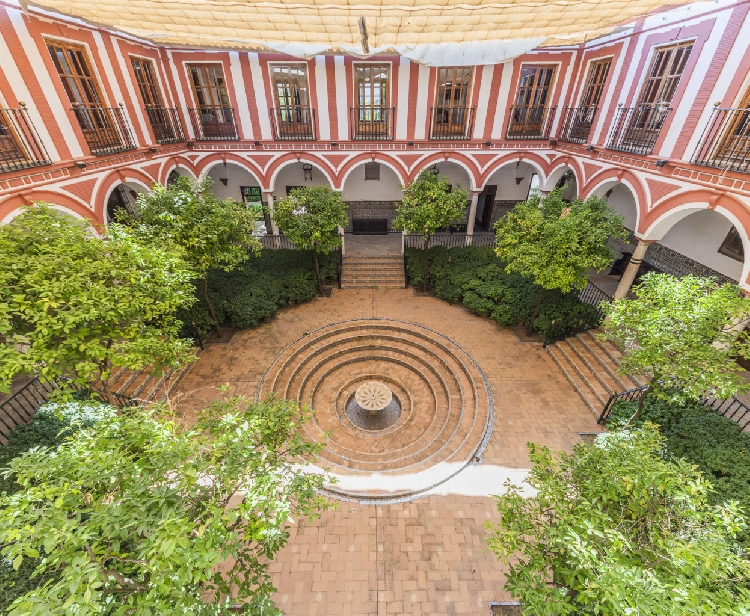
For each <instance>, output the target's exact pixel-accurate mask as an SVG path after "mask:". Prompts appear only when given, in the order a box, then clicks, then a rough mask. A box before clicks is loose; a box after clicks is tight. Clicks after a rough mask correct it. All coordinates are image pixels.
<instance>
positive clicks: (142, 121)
mask: <svg viewBox="0 0 750 616" xmlns="http://www.w3.org/2000/svg"><path fill="white" fill-rule="evenodd" d="M110 40H111V41H112V48H113V49H114V50H115V57H116V58H117V63H118V64H119V65H120V72H121V73H122V78H123V79H124V80H125V85H126V86H127V88H128V94H129V96H130V102H131V104H132V105H133V109H134V110H135V117H136V118H137V119H138V124H139V125H140V127H141V132H142V133H143V139H144V141H145V142H146V145H152V144H153V141H151V132H150V131H149V127H148V125H147V124H146V118H145V117H144V114H143V107H142V105H143V103H142V101H141V100H140V99H139V97H138V95H136V90H137V89H138V86H137V85H136V84H135V83H133V80H132V79H131V78H130V71H129V70H128V66H127V64H126V63H125V58H124V57H123V55H122V52H121V51H120V45H119V43H118V41H117V40H116V39H115V38H114V37H112V38H111V39H110ZM144 60H148V61H151V58H144ZM153 64H154V63H153V62H151V66H153ZM133 137H135V135H133Z"/></svg>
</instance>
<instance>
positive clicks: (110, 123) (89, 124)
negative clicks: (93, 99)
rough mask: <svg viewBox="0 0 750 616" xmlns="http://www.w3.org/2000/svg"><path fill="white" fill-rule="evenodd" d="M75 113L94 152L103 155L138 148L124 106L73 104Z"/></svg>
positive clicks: (90, 148)
mask: <svg viewBox="0 0 750 616" xmlns="http://www.w3.org/2000/svg"><path fill="white" fill-rule="evenodd" d="M73 113H74V114H75V116H76V120H78V124H79V126H80V127H81V130H82V131H83V136H84V138H85V139H86V143H87V144H88V146H89V150H91V153H92V154H94V155H97V156H101V155H103V154H115V153H117V152H125V151H127V150H134V149H135V148H136V145H135V140H134V139H133V133H132V132H131V130H130V125H129V124H128V120H127V118H126V117H125V111H124V109H123V108H122V106H120V107H93V106H90V105H81V104H78V105H74V106H73Z"/></svg>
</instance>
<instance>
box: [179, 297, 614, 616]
mask: <svg viewBox="0 0 750 616" xmlns="http://www.w3.org/2000/svg"><path fill="white" fill-rule="evenodd" d="M346 324H348V325H351V324H355V325H361V326H364V327H365V329H366V328H367V327H368V326H372V325H380V326H384V325H390V326H394V327H395V326H398V328H399V329H398V330H393V331H385V332H383V333H382V337H381V342H382V345H376V347H377V348H372V344H371V339H370V338H369V337H367V336H364V337H363V338H360V335H359V334H357V333H355V334H352V333H351V332H350V333H349V334H345V335H339V336H335V335H334V336H333V337H332V338H331V339H330V340H329V339H328V337H325V336H324V334H326V333H329V332H328V330H330V329H331V326H333V328H334V332H335V329H336V328H341V327H343V326H344V325H346ZM357 331H359V330H357ZM365 333H369V332H367V331H365ZM415 333H423V334H424V335H425V338H426V339H422V343H421V344H422V346H423V347H424V348H422V349H420V348H419V347H418V346H417V345H416V343H415V340H414V339H413V337H414V334H415ZM399 336H400V337H401V338H402V342H399V341H398V337H399ZM520 336H521V337H520V338H519V337H518V336H517V334H516V333H515V331H511V330H510V329H508V328H501V327H499V326H498V325H497V324H496V323H495V322H493V321H491V320H489V319H485V318H481V317H477V316H474V315H472V314H470V313H469V312H467V311H466V310H465V309H464V308H463V307H462V306H453V305H450V304H447V303H445V302H443V301H441V300H439V299H436V298H434V297H418V296H415V293H414V290H413V289H412V288H408V289H377V288H370V289H342V290H339V289H335V290H334V293H333V296H332V297H330V298H316V299H314V300H313V301H311V302H309V303H307V304H302V305H298V306H290V307H287V308H285V309H283V310H281V311H280V312H279V313H278V315H277V316H276V317H274V318H273V319H271V320H270V321H269V322H268V323H265V324H263V325H261V326H260V327H258V328H256V329H249V330H240V331H236V332H234V334H233V335H232V337H231V339H228V338H229V336H226V339H225V340H223V341H222V342H219V343H216V342H212V343H209V344H206V346H205V350H204V351H203V353H202V354H201V356H200V359H199V360H198V361H197V362H196V363H195V364H193V365H192V366H191V367H190V369H189V372H188V373H187V375H186V376H185V377H184V378H183V380H182V381H181V382H180V384H179V387H178V390H177V392H174V393H173V394H172V397H173V399H174V400H177V401H179V407H178V408H179V409H180V410H181V414H182V415H183V416H184V417H186V419H187V421H189V420H190V417H191V409H197V408H203V407H204V406H205V404H206V402H209V401H211V400H213V399H215V398H217V397H218V396H220V395H222V394H220V392H218V391H217V389H216V388H218V387H220V386H221V385H224V384H227V385H228V388H227V389H226V393H225V395H243V396H248V397H251V398H252V397H254V396H256V395H258V393H259V392H262V393H263V394H265V393H267V392H268V391H271V390H273V389H275V388H271V387H269V383H270V382H271V381H273V380H274V379H273V377H274V376H275V375H277V374H278V373H279V372H283V371H282V370H281V369H280V367H279V363H284V362H285V361H287V360H289V359H290V357H292V356H293V353H292V352H293V351H294V350H295V348H296V346H295V345H299V344H300V343H301V341H307V342H308V343H309V342H310V341H311V340H312V341H313V342H314V346H313V347H311V348H310V350H309V351H308V352H307V353H306V354H304V356H303V357H300V358H297V363H298V364H302V365H300V366H297V365H295V366H291V368H289V369H288V370H287V372H289V374H280V375H278V376H280V377H281V378H279V379H277V380H276V382H277V383H278V389H282V388H284V389H283V391H285V393H287V395H288V392H289V390H288V389H287V388H288V387H289V385H290V384H291V386H292V387H293V390H292V391H293V392H294V393H295V395H297V394H298V393H299V392H300V391H302V392H304V393H303V394H302V397H301V398H300V399H301V401H302V402H306V401H308V399H309V398H310V397H311V396H312V397H313V398H314V399H315V404H314V409H315V411H316V413H315V421H314V422H312V423H311V424H310V425H308V429H310V430H311V432H310V434H311V437H313V438H320V439H323V440H324V441H326V439H330V441H331V447H330V449H332V450H333V451H330V450H328V451H326V450H324V452H323V453H322V454H321V460H319V461H318V463H319V464H320V465H321V466H325V467H327V468H329V469H330V470H331V471H332V472H333V473H334V474H337V475H339V477H340V483H339V484H337V485H336V486H332V490H335V491H337V492H338V494H337V495H331V498H334V499H337V500H338V502H337V508H336V509H335V510H333V511H328V512H325V513H323V515H322V516H321V518H320V519H318V520H315V521H313V522H312V523H307V522H305V521H304V520H299V521H298V522H297V523H296V524H295V526H294V528H293V530H292V535H291V537H290V540H289V543H288V545H287V546H286V547H285V548H284V549H283V550H282V551H281V552H280V553H279V554H278V555H277V557H276V559H275V560H274V562H273V563H272V564H271V570H272V571H273V582H274V585H275V586H276V587H277V588H278V593H277V594H276V595H275V600H276V602H277V605H278V606H279V607H280V608H281V609H282V610H283V611H284V613H285V614H289V615H297V614H300V615H301V614H305V615H307V614H373V615H374V614H378V615H380V614H425V615H426V614H477V615H484V614H488V613H489V607H488V604H489V603H490V602H493V601H507V600H510V599H511V598H510V597H509V596H508V595H507V594H506V593H504V592H503V590H502V583H503V571H502V566H501V565H500V564H499V563H498V561H497V559H496V558H495V556H494V555H493V554H492V553H491V552H489V551H488V550H487V549H486V530H485V528H484V526H483V525H484V523H485V521H486V520H492V521H497V520H496V519H497V514H496V512H495V505H494V501H493V499H492V498H491V495H493V494H500V493H502V492H503V491H504V489H503V484H504V482H505V481H506V480H508V479H509V480H511V481H514V482H516V483H520V482H521V481H522V480H523V478H524V476H525V472H526V469H528V467H529V460H528V456H527V451H526V443H527V442H530V441H533V442H536V443H540V444H543V445H546V446H548V447H550V448H551V449H552V450H566V451H569V450H570V449H571V448H572V446H573V445H574V444H575V443H577V442H580V440H581V439H580V436H579V433H580V432H596V431H599V430H600V429H601V427H600V426H598V425H597V423H596V417H595V416H594V415H593V414H592V412H591V411H590V410H589V409H588V408H587V407H586V406H585V405H584V403H583V402H582V400H581V398H580V397H579V396H578V395H577V394H576V392H575V391H574V390H573V389H572V388H571V386H570V384H569V383H568V382H567V381H566V380H565V378H564V377H563V375H562V374H561V372H560V370H559V369H558V368H557V366H556V365H555V364H554V363H553V361H552V359H551V357H550V356H549V355H548V354H547V353H546V352H545V350H544V349H543V348H542V345H541V344H540V343H539V342H526V341H525V340H524V336H523V333H521V334H520ZM321 337H322V339H321V340H316V339H318V338H321ZM385 338H393V340H390V341H386V340H385ZM358 347H359V349H358ZM409 351H412V352H414V353H416V354H417V357H415V358H414V360H413V361H411V362H406V361H402V363H398V362H399V360H403V359H404V357H405V354H406V353H407V352H409ZM430 351H432V352H433V353H434V355H433V356H432V357H431V358H430V356H428V355H427V353H428V352H430ZM420 353H422V355H419V354H420ZM362 355H366V359H367V361H364V362H355V363H347V359H356V358H358V357H360V356H362ZM451 356H453V357H451ZM459 358H460V359H462V360H463V362H464V364H465V365H470V364H472V362H473V364H474V366H473V372H472V373H471V374H472V375H473V376H475V378H476V381H477V382H474V383H473V385H474V386H475V389H472V388H471V387H470V382H469V379H468V377H466V376H463V377H462V378H463V381H462V383H463V385H464V389H465V390H467V392H466V393H467V394H468V393H469V391H468V390H472V391H476V394H477V398H478V399H477V403H478V404H477V410H476V417H474V410H473V408H474V401H473V400H472V401H471V404H469V400H466V401H465V409H464V410H465V413H464V415H469V414H471V415H472V418H475V419H476V421H475V424H481V426H482V429H481V430H477V429H474V430H470V429H469V426H468V425H467V426H465V427H464V431H465V432H466V434H467V435H468V437H469V438H470V439H472V438H473V440H470V442H469V444H468V445H466V446H464V447H463V448H461V447H458V446H457V445H455V444H454V445H451V442H450V438H449V436H450V435H449V434H448V432H452V431H453V428H451V426H452V425H454V424H452V423H451V422H450V421H449V422H445V421H440V422H439V427H435V426H434V424H435V423H436V422H434V421H432V420H433V419H435V418H436V415H437V414H439V413H440V412H444V409H442V411H441V408H440V407H441V404H440V402H441V401H440V400H438V404H437V405H436V403H435V398H434V397H433V396H432V395H430V394H428V390H427V389H425V383H423V382H422V381H421V379H420V378H419V376H420V374H419V373H420V372H422V371H423V372H425V373H427V372H428V371H429V370H428V368H429V367H430V365H432V367H434V368H436V369H437V370H442V371H443V372H445V376H446V380H447V377H449V376H451V374H452V372H451V370H452V368H451V366H452V365H453V364H452V363H451V362H456V361H457V359H459ZM303 360H304V361H303ZM306 362H307V363H310V362H314V363H316V364H318V363H321V366H316V367H315V369H313V368H310V367H309V366H308V367H307V368H304V364H305V363H306ZM443 362H444V363H443ZM340 364H343V367H342V366H341V365H340ZM456 365H457V364H456ZM441 366H442V367H441ZM298 368H299V369H303V370H304V374H305V375H307V373H308V372H314V374H313V376H314V377H315V379H314V380H315V382H317V381H319V383H318V385H317V387H313V386H312V385H309V384H308V383H309V381H311V380H312V379H307V381H306V382H304V383H303V381H305V379H304V378H301V377H299V375H298V372H299V370H298ZM322 374H323V375H326V376H325V378H321V377H320V375H322ZM316 375H317V376H316ZM438 376H439V374H438ZM482 376H483V377H484V378H486V385H487V391H485V388H484V383H483V382H482ZM364 378H367V379H372V380H383V381H386V382H388V383H389V384H392V387H391V388H392V389H393V391H394V393H395V394H396V395H397V396H398V398H399V399H400V400H401V401H402V402H405V401H407V400H408V401H409V402H408V404H403V405H402V406H403V407H404V409H403V411H402V419H401V420H399V422H397V423H396V424H395V430H394V429H391V430H385V431H384V432H383V434H382V436H380V435H378V433H377V432H370V433H364V432H363V431H361V430H357V429H356V427H354V426H352V425H351V424H350V422H349V421H348V420H347V419H345V418H343V417H340V416H339V417H338V419H335V421H334V420H332V418H336V417H337V415H336V413H335V412H332V411H333V410H335V409H336V407H337V405H339V406H340V405H341V404H342V400H345V399H346V398H347V395H346V394H347V392H348V393H351V391H352V388H353V387H354V385H356V384H357V383H359V382H360V380H361V379H364ZM434 378H437V376H436V377H434ZM282 381H283V382H282ZM290 382H291V383H290ZM448 387H455V384H451V383H450V382H449V383H448ZM342 393H343V396H342V395H341V394H342ZM488 394H489V395H488ZM454 395H455V392H454ZM459 397H460V396H459ZM488 404H491V405H492V407H493V408H492V412H491V413H488V410H489V409H488V406H487V405H488ZM407 409H408V412H409V413H410V414H411V415H412V416H413V418H414V419H412V420H411V421H410V422H409V423H407V420H406V419H405V418H404V415H405V414H407V413H406V411H407ZM470 411H471V413H470ZM464 419H466V418H464ZM485 421H487V424H486V427H485ZM315 422H318V423H322V422H328V423H325V424H324V425H322V426H321V427H322V428H324V429H325V430H326V432H327V433H328V437H326V436H324V435H321V434H320V431H319V430H317V429H315V428H314V426H315ZM417 423H420V424H423V427H420V428H417V427H416V426H415V424H417ZM404 424H406V425H404ZM402 426H403V427H402ZM430 426H433V427H432V430H431V431H430ZM443 426H445V427H443ZM458 431H459V432H461V427H460V422H459V430H458ZM427 437H429V441H430V442H439V443H440V444H441V445H442V447H437V446H433V449H432V450H430V449H427V448H422V449H423V451H421V452H420V451H419V449H420V448H419V447H417V445H418V441H420V439H421V440H425V439H426V438H427ZM343 448H346V451H347V452H348V455H347V456H346V457H347V458H348V460H344V459H342V458H340V457H337V456H335V455H334V454H335V453H336V452H337V451H341V450H342V449H343ZM327 449H328V448H327ZM434 450H437V453H436V454H435V455H430V454H431V453H434ZM478 450H481V462H476V461H475V460H474V452H475V451H478ZM452 454H455V455H452ZM441 456H442V457H441ZM378 459H379V460H380V463H378V461H377V460H378ZM444 459H449V461H447V462H446V461H444ZM407 460H409V461H411V463H412V464H413V467H410V468H404V467H407V466H410V464H409V463H408V462H407ZM454 460H455V462H453V461H454ZM446 466H447V467H449V469H448V470H445V471H441V470H440V469H441V468H445V467H446ZM367 469H369V470H367ZM436 469H437V470H436ZM456 470H458V472H456ZM453 473H455V474H453ZM425 475H426V476H427V479H425V478H424V476H425ZM450 475H452V476H450ZM432 483H437V485H434V486H432ZM424 488H427V489H426V490H425V491H423V492H419V493H414V492H415V490H418V489H424ZM360 501H362V502H360ZM393 501H396V502H393Z"/></svg>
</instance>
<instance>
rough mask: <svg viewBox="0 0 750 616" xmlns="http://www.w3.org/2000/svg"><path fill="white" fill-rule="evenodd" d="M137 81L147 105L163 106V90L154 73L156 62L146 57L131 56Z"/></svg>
mask: <svg viewBox="0 0 750 616" xmlns="http://www.w3.org/2000/svg"><path fill="white" fill-rule="evenodd" d="M130 63H131V65H132V66H133V73H134V74H135V82H136V83H137V84H138V90H139V91H140V93H141V98H142V99H143V104H144V105H145V106H146V107H163V106H164V103H163V102H162V98H161V90H160V89H159V84H158V83H157V81H156V76H155V75H154V63H153V62H151V60H147V59H145V58H131V60H130Z"/></svg>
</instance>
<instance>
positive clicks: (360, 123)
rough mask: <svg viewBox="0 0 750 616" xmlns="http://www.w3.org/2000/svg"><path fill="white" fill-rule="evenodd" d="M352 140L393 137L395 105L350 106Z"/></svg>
mask: <svg viewBox="0 0 750 616" xmlns="http://www.w3.org/2000/svg"><path fill="white" fill-rule="evenodd" d="M349 114H350V121H351V135H352V141H386V140H389V139H393V119H394V117H395V114H396V110H395V108H393V107H350V108H349Z"/></svg>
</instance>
